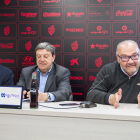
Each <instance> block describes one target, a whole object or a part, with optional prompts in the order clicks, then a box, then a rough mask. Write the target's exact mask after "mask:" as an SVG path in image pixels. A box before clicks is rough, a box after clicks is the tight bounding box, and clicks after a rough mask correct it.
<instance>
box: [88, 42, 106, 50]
mask: <svg viewBox="0 0 140 140" xmlns="http://www.w3.org/2000/svg"><path fill="white" fill-rule="evenodd" d="M90 46H91V49H95V47H97V48H99V49H105V48H107V47H108V45H107V44H103V45H101V44H96V45H94V44H93V43H92V44H91V45H90Z"/></svg>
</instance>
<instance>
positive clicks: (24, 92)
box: [23, 90, 27, 99]
mask: <svg viewBox="0 0 140 140" xmlns="http://www.w3.org/2000/svg"><path fill="white" fill-rule="evenodd" d="M26 93H27V91H26V90H24V91H23V99H24V95H25V94H26Z"/></svg>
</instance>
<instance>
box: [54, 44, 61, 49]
mask: <svg viewBox="0 0 140 140" xmlns="http://www.w3.org/2000/svg"><path fill="white" fill-rule="evenodd" d="M52 45H53V46H54V47H55V49H57V48H58V47H60V45H59V44H52Z"/></svg>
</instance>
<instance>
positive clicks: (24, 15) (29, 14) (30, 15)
mask: <svg viewBox="0 0 140 140" xmlns="http://www.w3.org/2000/svg"><path fill="white" fill-rule="evenodd" d="M36 15H37V13H30V12H29V13H23V12H21V16H22V17H26V18H28V17H36Z"/></svg>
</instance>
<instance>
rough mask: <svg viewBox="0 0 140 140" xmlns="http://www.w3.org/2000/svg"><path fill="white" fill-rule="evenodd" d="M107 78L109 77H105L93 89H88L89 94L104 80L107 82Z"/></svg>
mask: <svg viewBox="0 0 140 140" xmlns="http://www.w3.org/2000/svg"><path fill="white" fill-rule="evenodd" d="M108 77H109V75H105V76H104V78H103V80H102V81H100V82H99V83H98V84H97V85H95V86H94V87H93V88H91V89H90V91H89V93H90V92H91V91H93V89H95V88H96V87H97V86H99V85H100V84H101V83H102V82H103V81H104V80H107V79H108ZM89 93H88V94H89Z"/></svg>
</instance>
